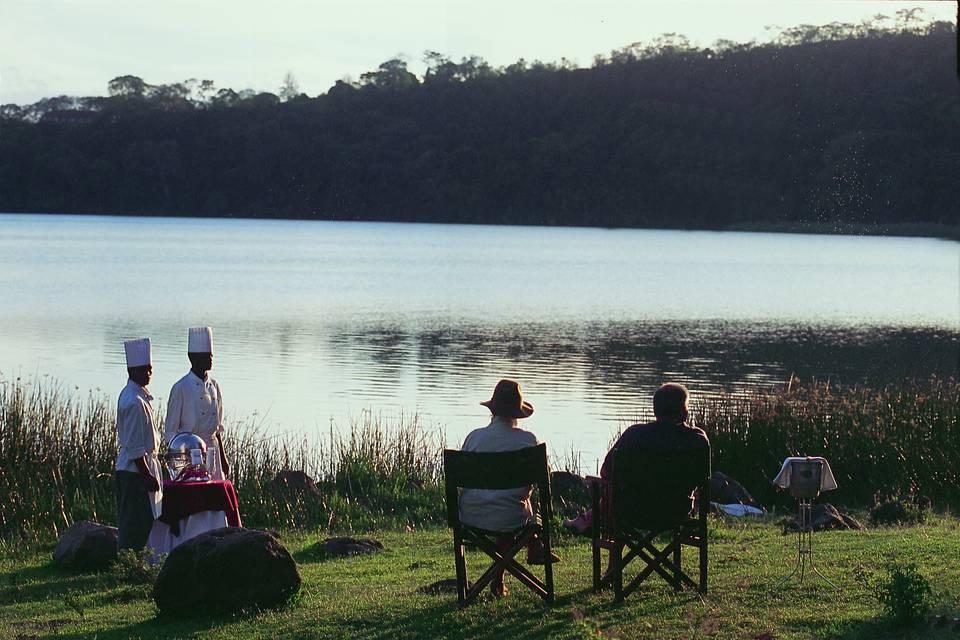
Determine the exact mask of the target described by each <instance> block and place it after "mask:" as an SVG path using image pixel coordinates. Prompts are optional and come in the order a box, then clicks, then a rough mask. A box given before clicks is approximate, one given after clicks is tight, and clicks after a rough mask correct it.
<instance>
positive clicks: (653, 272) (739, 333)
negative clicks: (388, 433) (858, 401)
mask: <svg viewBox="0 0 960 640" xmlns="http://www.w3.org/2000/svg"><path fill="white" fill-rule="evenodd" d="M200 325H210V326H212V327H213V328H214V341H215V352H216V353H215V362H214V369H213V372H212V374H213V375H214V377H216V378H217V380H218V381H219V382H220V385H221V388H222V390H223V394H224V398H225V405H226V408H227V413H228V418H229V422H234V421H236V420H239V419H245V418H252V419H255V420H257V421H259V422H261V423H262V424H263V425H264V428H266V429H267V430H269V431H270V432H273V433H282V432H314V431H316V430H317V429H319V430H322V431H326V430H327V429H328V428H329V426H330V424H331V420H333V422H334V423H335V425H336V427H337V428H339V429H345V428H348V425H349V423H350V420H351V419H352V418H357V417H359V416H360V414H361V412H363V411H365V410H371V411H373V412H375V413H382V414H383V415H384V416H385V417H387V418H388V419H393V418H396V417H398V416H399V415H400V414H401V412H403V413H405V414H406V415H410V414H412V413H414V412H416V413H418V414H419V416H420V418H421V420H422V421H424V422H425V423H426V424H428V425H435V426H437V427H442V428H443V429H444V430H445V432H446V437H447V441H448V442H449V443H451V444H458V443H459V442H460V441H461V439H462V438H463V436H464V435H465V434H466V433H467V432H468V431H469V430H470V429H472V428H475V427H478V426H482V425H484V424H486V421H487V420H486V418H487V410H486V409H485V408H484V407H481V406H480V405H479V404H478V403H479V402H480V401H481V400H485V399H487V398H488V397H489V396H490V393H491V391H492V389H493V386H494V384H495V383H496V382H497V380H498V379H499V378H501V377H512V378H515V379H517V380H519V381H520V382H521V383H522V384H523V388H524V393H525V397H526V398H527V399H528V400H529V401H530V402H532V403H533V405H534V406H535V409H536V412H535V414H534V415H533V416H532V417H531V418H530V419H528V420H527V421H525V426H526V427H527V428H529V429H531V430H533V431H534V432H536V433H537V434H538V435H539V437H540V438H541V439H543V440H547V441H548V442H549V443H550V446H551V449H552V450H553V451H554V452H555V453H556V454H563V453H564V452H566V451H569V450H571V449H572V450H575V451H578V452H581V453H582V454H583V460H584V464H585V466H586V467H588V468H587V469H586V470H587V471H593V470H594V468H593V467H594V464H595V460H596V458H597V457H599V456H602V454H603V452H604V451H605V450H606V448H607V444H608V441H609V440H610V438H611V436H612V434H613V433H614V432H615V431H616V430H617V429H618V428H620V427H622V426H625V425H626V424H628V422H629V421H631V420H633V419H635V418H637V417H639V416H641V415H643V414H645V413H646V412H647V411H648V410H649V405H650V397H651V393H652V391H653V390H654V389H655V388H656V387H657V386H658V385H659V384H660V383H661V382H663V381H666V380H677V381H681V382H684V383H686V384H688V385H689V386H690V388H691V390H692V392H693V394H694V399H696V397H697V396H698V395H699V396H701V397H703V396H705V395H708V394H710V393H715V392H716V391H717V390H718V389H721V388H728V389H731V390H735V391H743V390H749V389H751V388H756V387H764V388H769V387H777V386H780V385H784V384H785V383H786V382H787V380H788V379H789V378H790V376H791V374H794V375H796V376H799V377H800V378H801V379H802V380H810V379H812V378H818V379H827V378H829V379H831V380H837V381H842V382H851V383H852V382H866V383H871V384H881V383H883V382H886V381H890V380H893V379H896V378H898V377H901V376H915V375H924V376H925V375H928V374H930V373H934V372H936V373H940V374H945V375H955V374H956V373H957V367H958V361H960V244H957V243H954V242H947V241H941V240H933V239H920V238H888V237H857V236H826V235H794V234H766V233H714V232H686V231H646V230H624V229H617V230H606V229H581V228H541V227H502V226H462V225H426V224H389V223H354V222H311V221H264V220H212V219H184V218H135V217H101V216H72V215H71V216H67V215H21V214H4V215H0V375H2V376H3V378H5V379H10V378H13V377H17V376H23V377H29V378H34V377H38V378H40V379H43V378H44V376H50V377H52V378H53V379H55V380H57V381H58V382H59V383H60V384H62V385H63V387H64V389H65V390H67V391H70V392H73V393H78V394H82V395H86V393H88V392H89V391H90V390H93V391H94V392H95V393H107V394H109V395H110V396H115V395H116V394H117V393H119V391H120V389H121V388H122V386H123V385H124V383H125V380H126V371H125V369H124V356H123V344H122V341H123V340H124V339H129V338H136V337H141V336H149V337H150V338H151V339H152V340H153V345H154V379H153V382H152V383H151V385H150V387H151V391H152V393H153V394H154V396H156V398H157V400H158V401H159V402H160V403H165V401H166V395H167V391H168V390H169V388H170V385H171V384H172V383H173V382H174V381H175V380H177V379H178V378H179V377H180V376H182V375H183V374H184V373H186V371H187V370H188V369H189V363H188V362H187V359H186V354H185V352H186V339H187V328H188V327H191V326H200ZM228 424H229V423H228Z"/></svg>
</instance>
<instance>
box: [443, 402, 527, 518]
mask: <svg viewBox="0 0 960 640" xmlns="http://www.w3.org/2000/svg"><path fill="white" fill-rule="evenodd" d="M515 425H516V421H515V420H511V419H509V418H502V417H500V416H493V418H492V419H491V420H490V424H489V425H487V426H486V427H482V428H480V429H474V430H473V431H471V432H470V434H469V435H467V437H466V439H465V440H464V441H463V447H461V450H462V451H493V452H497V451H516V450H517V449H523V448H526V447H534V446H536V445H537V444H538V442H537V436H535V435H534V434H533V433H531V432H529V431H524V430H523V429H520V428H518V427H517V426H515ZM532 491H533V487H519V488H517V489H502V490H501V489H495V490H490V489H464V490H463V491H461V492H460V521H461V522H463V523H464V524H467V525H470V526H473V527H479V528H481V529H487V530H489V531H512V530H514V529H518V528H520V527H522V526H523V525H524V524H526V522H527V520H529V519H530V518H531V517H532V516H533V509H532V508H531V506H530V494H531V492H532Z"/></svg>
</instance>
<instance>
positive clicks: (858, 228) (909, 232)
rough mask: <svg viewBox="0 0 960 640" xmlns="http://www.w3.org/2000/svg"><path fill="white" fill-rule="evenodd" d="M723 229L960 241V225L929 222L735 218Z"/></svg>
mask: <svg viewBox="0 0 960 640" xmlns="http://www.w3.org/2000/svg"><path fill="white" fill-rule="evenodd" d="M723 231H754V232H760V233H814V234H827V235H848V236H897V237H903V238H939V239H942V240H955V241H960V226H958V225H955V224H936V223H932V222H916V223H909V222H899V223H892V224H858V223H855V222H841V221H837V222H739V223H736V224H731V225H728V226H726V227H724V228H723Z"/></svg>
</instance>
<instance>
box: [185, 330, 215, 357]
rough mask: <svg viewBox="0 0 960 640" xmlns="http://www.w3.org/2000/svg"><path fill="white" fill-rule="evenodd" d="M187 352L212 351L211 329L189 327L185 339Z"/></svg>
mask: <svg viewBox="0 0 960 640" xmlns="http://www.w3.org/2000/svg"><path fill="white" fill-rule="evenodd" d="M187 353H213V329H211V328H210V327H191V328H190V335H189V337H188V339H187Z"/></svg>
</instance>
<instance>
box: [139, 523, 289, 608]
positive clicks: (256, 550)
mask: <svg viewBox="0 0 960 640" xmlns="http://www.w3.org/2000/svg"><path fill="white" fill-rule="evenodd" d="M299 590H300V572H299V571H298V570H297V563H296V562H294V560H293V558H292V557H291V556H290V553H289V552H288V551H287V550H286V549H285V548H284V546H283V545H282V544H280V543H279V542H278V541H277V540H276V538H274V537H273V536H271V535H270V534H269V533H266V532H264V531H256V530H254V529H242V528H239V527H223V528H222V529H214V530H212V531H207V532H206V533H202V534H200V535H198V536H196V537H195V538H191V539H190V540H187V541H186V542H184V543H183V544H181V545H180V546H179V547H177V548H176V549H174V550H173V551H172V552H170V555H169V556H167V560H166V562H164V563H163V567H162V568H161V569H160V574H159V575H158V576H157V581H156V583H155V584H154V586H153V600H154V602H156V604H157V607H158V608H159V609H160V611H161V612H163V613H175V614H178V615H197V614H201V615H202V614H206V613H207V612H209V611H236V610H239V609H246V608H252V607H255V608H264V607H276V606H279V605H281V604H283V603H284V602H286V601H287V600H289V599H290V597H291V596H293V595H294V594H295V593H297V591H299Z"/></svg>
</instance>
